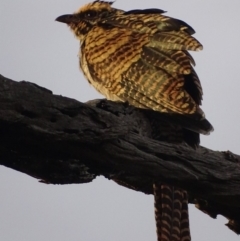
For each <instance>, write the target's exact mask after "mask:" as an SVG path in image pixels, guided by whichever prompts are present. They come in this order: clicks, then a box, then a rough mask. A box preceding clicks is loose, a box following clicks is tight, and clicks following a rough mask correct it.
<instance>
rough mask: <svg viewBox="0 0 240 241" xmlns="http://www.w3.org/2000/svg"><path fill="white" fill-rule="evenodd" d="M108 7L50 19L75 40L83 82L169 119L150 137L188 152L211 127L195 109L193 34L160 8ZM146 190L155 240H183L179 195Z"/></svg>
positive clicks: (182, 197)
mask: <svg viewBox="0 0 240 241" xmlns="http://www.w3.org/2000/svg"><path fill="white" fill-rule="evenodd" d="M112 4H113V2H105V1H94V2H92V3H89V4H87V5H85V6H83V7H81V8H80V9H79V10H78V11H77V12H75V13H74V14H67V15H62V16H59V17H58V18H57V19H56V20H57V21H59V22H63V23H66V24H67V25H68V26H69V27H70V29H71V30H72V31H73V33H74V35H75V36H76V37H77V39H79V40H80V44H81V48H80V53H79V60H80V68H81V69H82V71H83V73H84V75H85V77H86V79H87V80H88V81H89V83H90V84H91V85H92V86H93V87H94V88H96V89H97V90H98V91H99V92H100V93H101V94H103V95H104V96H106V98H107V99H109V100H112V101H122V102H128V103H129V104H130V105H133V106H135V107H138V108H143V109H150V110H153V111H156V112H162V113H166V114H167V115H169V117H174V118H173V119H175V120H176V123H175V124H174V125H172V124H169V123H166V125H165V126H164V125H163V126H160V127H158V128H159V129H160V130H161V131H163V133H164V134H163V135H161V132H159V133H160V136H158V137H157V138H156V139H160V140H161V139H163V140H165V141H171V142H172V141H173V142H176V143H181V142H186V143H187V144H189V145H191V146H193V147H194V148H196V147H197V146H198V145H199V133H202V134H209V133H210V132H211V131H212V130H213V127H212V126H211V124H210V123H209V122H208V121H207V120H206V119H205V116H204V113H203V111H202V110H201V108H200V107H199V105H201V100H202V87H201V84H200V81H199V78H198V76H197V74H196V73H195V71H194V69H193V65H195V62H194V60H193V58H192V57H191V55H190V54H189V53H188V51H189V50H193V51H199V50H201V49H202V45H201V44H200V43H199V42H198V41H197V40H196V39H195V38H194V37H192V34H194V30H193V29H192V28H191V27H190V26H189V25H188V24H186V23H185V22H183V21H181V20H178V19H174V18H170V17H168V16H165V15H164V13H165V12H164V11H163V10H160V9H144V10H131V11H123V10H120V9H116V8H113V7H112ZM166 128H167V129H166ZM153 188H154V196H155V210H156V211H155V216H156V225H157V235H158V240H159V241H189V240H191V237H190V230H189V221H188V199H187V192H186V191H184V190H181V189H179V188H175V187H171V186H169V185H166V184H163V183H158V182H156V183H154V185H153Z"/></svg>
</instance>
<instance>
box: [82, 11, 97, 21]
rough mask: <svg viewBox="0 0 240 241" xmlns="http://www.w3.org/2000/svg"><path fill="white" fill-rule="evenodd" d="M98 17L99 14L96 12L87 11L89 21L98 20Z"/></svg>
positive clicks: (86, 15)
mask: <svg viewBox="0 0 240 241" xmlns="http://www.w3.org/2000/svg"><path fill="white" fill-rule="evenodd" d="M97 16H98V13H97V12H96V11H93V10H91V11H87V12H86V13H85V17H86V18H88V19H92V18H96V17H97Z"/></svg>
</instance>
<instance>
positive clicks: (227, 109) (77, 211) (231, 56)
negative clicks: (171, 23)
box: [0, 0, 240, 241]
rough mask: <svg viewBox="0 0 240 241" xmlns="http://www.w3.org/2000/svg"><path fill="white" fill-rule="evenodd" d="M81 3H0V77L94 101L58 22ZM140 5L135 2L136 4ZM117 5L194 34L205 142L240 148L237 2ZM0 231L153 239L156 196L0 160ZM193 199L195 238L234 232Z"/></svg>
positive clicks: (127, 0)
mask: <svg viewBox="0 0 240 241" xmlns="http://www.w3.org/2000/svg"><path fill="white" fill-rule="evenodd" d="M87 2H88V1H83V0H58V1H54V0H48V1H40V0H35V1H32V0H18V1H10V0H0V6H1V8H0V33H1V36H0V74H2V75H4V76H6V77H9V78H12V79H14V80H17V81H20V80H27V81H31V82H35V83H37V84H39V85H41V86H44V87H46V88H49V89H50V90H52V91H53V92H54V93H55V94H61V95H64V96H68V97H71V98H75V99H77V100H79V101H87V100H90V99H95V98H100V97H101V96H100V95H99V94H97V93H96V91H95V90H94V89H93V88H92V87H90V86H89V84H88V83H87V81H86V80H85V79H84V78H83V76H82V74H81V72H80V71H79V68H78V58H77V54H78V49H79V43H78V41H77V40H76V39H75V38H74V37H73V34H72V33H71V32H70V31H69V30H68V28H67V27H66V26H64V24H60V23H58V22H55V21H54V19H55V18H56V17H57V16H59V15H62V14H66V13H72V12H73V11H75V10H76V9H78V8H79V7H80V6H81V5H83V4H85V3H87ZM136 3H137V4H136ZM114 6H115V7H117V8H122V9H125V10H130V9H133V8H161V9H163V10H166V11H168V13H167V15H169V16H172V17H175V18H179V19H182V20H184V21H186V22H187V23H188V24H190V25H191V26H192V27H193V28H194V29H195V30H196V32H197V34H196V35H195V36H196V37H197V39H198V40H199V41H200V42H201V43H202V44H203V45H204V51H201V52H198V53H193V56H194V58H195V60H196V63H197V66H196V71H197V73H198V75H199V77H200V79H201V82H202V85H203V89H204V101H203V109H204V111H205V113H206V116H207V118H208V119H209V120H210V122H211V123H212V124H213V125H214V127H215V131H214V133H212V134H211V135H210V136H207V137H202V142H201V143H202V145H203V146H206V147H208V148H211V149H214V150H231V151H233V152H235V153H240V146H239V143H240V128H239V123H240V108H239V102H240V96H239V87H240V85H239V81H240V80H239V69H240V67H239V63H240V57H239V56H240V47H239V42H240V31H239V22H240V15H239V9H240V2H239V0H231V1H228V0H221V1H219V0H211V1H200V0H195V1H192V0H178V1H176V0H165V1H164V0H148V1H143V0H141V1H140V0H139V1H134V0H117V1H116V2H115V4H114ZM0 192H1V205H0V223H1V225H0V237H1V240H4V241H15V240H17V241H31V240H35V241H40V240H46V241H48V240H58V241H65V240H73V241H74V240H84V241H92V240H99V241H103V240H104V241H108V240H109V241H110V240H111V241H112V240H114V241H123V240H138V241H146V240H153V241H154V240H156V234H155V223H154V213H153V197H152V196H147V195H144V194H142V193H137V192H134V191H131V190H128V189H126V188H123V187H120V186H118V185H117V184H115V183H114V182H111V181H108V180H106V179H104V178H98V179H97V180H95V181H94V182H93V183H90V184H84V185H65V186H54V185H46V184H41V183H38V181H37V180H36V179H33V178H31V177H29V176H27V175H25V174H22V173H18V172H16V171H13V170H11V169H8V168H5V167H2V166H0ZM224 223H226V220H225V219H224V218H222V217H218V219H217V220H213V219H211V218H210V217H208V216H207V215H205V214H202V213H201V212H200V211H198V210H197V209H196V208H195V207H193V206H192V205H190V225H191V230H192V239H193V241H203V240H218V241H225V240H229V241H237V240H239V237H238V236H237V235H236V234H234V233H233V232H231V231H230V230H228V228H227V227H225V226H224Z"/></svg>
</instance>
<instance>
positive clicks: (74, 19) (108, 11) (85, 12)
mask: <svg viewBox="0 0 240 241" xmlns="http://www.w3.org/2000/svg"><path fill="white" fill-rule="evenodd" d="M112 4H113V2H105V1H99V0H98V1H94V2H92V3H89V4H86V5H85V6H83V7H81V8H80V9H79V10H78V11H76V12H75V13H73V14H65V15H61V16H59V17H57V18H56V21H58V22H62V23H66V24H67V25H68V26H69V27H70V29H71V30H72V31H73V32H74V34H75V36H76V37H77V38H78V39H80V40H82V39H84V36H86V34H87V33H88V32H89V31H90V30H91V29H92V28H93V26H96V25H98V24H101V23H104V19H107V18H108V17H111V16H112V15H114V14H116V12H118V11H119V10H118V9H115V8H112V6H111V5H112Z"/></svg>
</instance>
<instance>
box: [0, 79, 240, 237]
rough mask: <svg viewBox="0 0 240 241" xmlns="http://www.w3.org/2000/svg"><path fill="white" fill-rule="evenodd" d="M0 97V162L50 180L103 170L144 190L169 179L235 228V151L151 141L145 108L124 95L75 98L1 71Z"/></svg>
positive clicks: (238, 210)
mask: <svg viewBox="0 0 240 241" xmlns="http://www.w3.org/2000/svg"><path fill="white" fill-rule="evenodd" d="M0 103H1V105H0V133H1V134H0V141H1V145H0V164H1V165H4V166H7V167H10V168H12V169H15V170H17V171H21V172H24V173H26V174H28V175H31V176H33V177H35V178H38V179H40V180H41V181H42V182H46V183H52V184H71V183H86V182H91V181H92V180H93V179H94V178H95V177H96V176H97V175H103V176H105V177H106V178H109V179H114V180H115V181H117V182H118V183H119V184H121V185H124V186H127V187H129V188H132V189H134V190H137V191H141V192H144V193H146V194H152V183H153V181H162V182H165V183H167V184H173V185H175V186H178V187H181V188H183V189H185V190H187V191H188V192H189V193H190V202H191V203H195V204H196V205H197V206H198V208H200V209H201V210H203V211H204V212H207V213H208V214H209V215H210V216H212V217H213V218H215V217H216V215H217V214H222V215H224V216H225V217H227V218H228V219H229V220H230V222H229V223H228V226H229V227H230V228H231V229H233V230H234V231H235V232H237V233H240V225H239V224H240V188H239V187H240V168H239V167H240V156H238V155H236V154H233V153H231V152H229V151H227V152H218V151H212V150H209V149H207V148H204V147H200V148H198V149H197V150H193V149H192V148H191V147H189V146H187V145H185V144H182V145H174V144H170V143H165V142H159V141H155V140H153V139H151V133H152V130H151V118H153V117H152V113H151V115H148V113H149V112H147V111H144V110H140V109H136V108H133V107H131V106H129V105H127V104H125V103H114V102H110V101H106V100H95V101H91V102H89V103H80V102H78V101H76V100H73V99H70V98H66V97H63V96H57V95H53V94H52V92H51V91H49V90H47V89H45V88H42V87H39V86H37V85H35V84H33V83H29V82H15V81H13V80H10V79H7V78H5V77H3V76H0ZM154 115H155V116H154V118H158V119H159V121H161V120H165V119H166V118H168V121H174V117H173V116H170V117H169V116H166V115H162V114H161V113H154ZM150 116H151V117H150Z"/></svg>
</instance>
